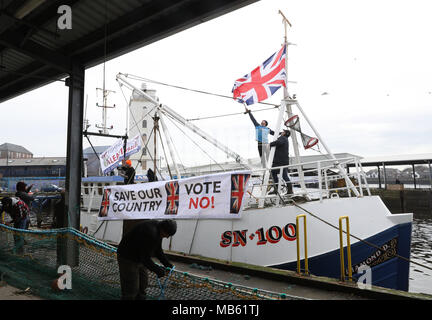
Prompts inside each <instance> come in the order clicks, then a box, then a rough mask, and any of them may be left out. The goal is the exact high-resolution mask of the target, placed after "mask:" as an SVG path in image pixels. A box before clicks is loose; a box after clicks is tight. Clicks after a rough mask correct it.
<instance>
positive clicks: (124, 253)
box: [117, 220, 177, 300]
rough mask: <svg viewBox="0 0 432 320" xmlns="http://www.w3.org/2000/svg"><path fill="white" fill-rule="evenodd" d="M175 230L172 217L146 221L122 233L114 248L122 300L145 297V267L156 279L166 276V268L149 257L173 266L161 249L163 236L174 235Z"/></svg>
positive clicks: (146, 277) (146, 279)
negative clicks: (118, 242) (115, 248)
mask: <svg viewBox="0 0 432 320" xmlns="http://www.w3.org/2000/svg"><path fill="white" fill-rule="evenodd" d="M176 231H177V223H176V222H175V221H174V220H162V221H158V220H146V221H144V222H141V223H140V224H137V225H136V226H135V227H134V228H133V229H132V230H131V231H130V232H128V233H127V234H126V235H124V236H123V238H122V240H121V241H120V244H119V246H118V249H117V261H118V265H119V271H120V285H121V293H122V300H145V299H146V288H147V285H148V273H147V269H148V270H150V271H153V272H154V273H156V275H157V277H158V278H161V277H163V276H165V275H166V270H165V269H164V268H162V267H160V266H158V265H157V264H155V263H154V262H153V260H152V259H151V258H152V257H156V258H157V259H158V260H159V261H160V262H161V263H162V264H163V265H164V266H165V267H166V268H171V269H172V268H173V265H172V264H171V263H170V262H169V261H168V259H167V258H166V256H165V254H164V252H163V250H162V239H163V238H169V237H171V236H173V235H174V234H175V233H176Z"/></svg>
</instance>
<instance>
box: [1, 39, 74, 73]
mask: <svg viewBox="0 0 432 320" xmlns="http://www.w3.org/2000/svg"><path fill="white" fill-rule="evenodd" d="M21 42H22V34H20V33H17V32H15V31H8V32H5V33H3V34H2V35H1V37H0V44H2V45H4V46H6V47H8V48H11V49H14V50H16V51H18V52H20V53H22V54H25V55H27V56H29V57H31V58H33V59H35V60H38V61H41V62H43V63H45V64H47V65H50V66H52V67H54V68H56V69H58V70H59V71H62V72H67V73H70V72H71V59H70V58H69V57H67V56H65V55H62V54H60V53H58V52H57V51H53V50H51V49H48V48H46V47H44V46H42V45H40V44H39V43H37V42H35V41H33V40H31V39H27V41H26V42H25V43H24V44H23V45H21Z"/></svg>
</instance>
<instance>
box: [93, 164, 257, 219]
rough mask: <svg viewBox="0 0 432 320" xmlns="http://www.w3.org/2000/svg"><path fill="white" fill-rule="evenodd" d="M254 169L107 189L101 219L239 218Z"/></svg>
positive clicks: (102, 204) (103, 198) (102, 203)
mask: <svg viewBox="0 0 432 320" xmlns="http://www.w3.org/2000/svg"><path fill="white" fill-rule="evenodd" d="M249 178H250V171H238V172H224V173H218V174H212V175H206V176H198V177H192V178H186V179H181V180H169V181H156V182H149V183H139V184H131V185H121V186H109V187H105V188H104V193H103V197H102V202H101V207H100V210H99V215H98V217H99V220H128V219H238V218H240V217H241V213H242V208H243V199H244V195H245V194H246V190H247V188H248V183H249Z"/></svg>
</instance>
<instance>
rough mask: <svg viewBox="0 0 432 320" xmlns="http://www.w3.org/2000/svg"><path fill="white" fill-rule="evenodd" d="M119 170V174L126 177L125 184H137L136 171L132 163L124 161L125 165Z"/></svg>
mask: <svg viewBox="0 0 432 320" xmlns="http://www.w3.org/2000/svg"><path fill="white" fill-rule="evenodd" d="M118 170H119V174H120V175H121V176H122V177H124V184H134V183H135V169H134V168H133V167H132V161H130V160H126V161H123V165H122V166H121V167H119V168H118Z"/></svg>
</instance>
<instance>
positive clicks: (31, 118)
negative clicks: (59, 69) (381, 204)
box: [0, 0, 432, 165]
mask: <svg viewBox="0 0 432 320" xmlns="http://www.w3.org/2000/svg"><path fill="white" fill-rule="evenodd" d="M279 9H281V10H282V11H283V12H284V14H285V15H286V16H287V17H288V19H289V20H290V22H291V24H292V27H291V28H290V29H289V32H288V40H289V42H291V43H293V44H295V45H292V46H289V49H288V68H289V73H288V78H289V80H290V81H295V82H296V83H294V84H293V83H290V84H289V92H290V94H296V95H297V99H298V101H299V103H300V105H301V106H302V108H303V110H304V111H305V112H306V113H307V115H308V117H309V119H310V120H311V122H312V124H313V125H314V126H315V128H316V129H317V130H318V131H319V133H320V135H321V136H322V138H323V139H324V140H325V142H326V144H327V145H328V146H329V148H330V150H331V151H332V152H333V153H339V152H348V153H352V154H356V155H360V156H364V157H368V156H381V155H397V154H416V153H429V152H431V147H430V145H431V144H430V141H429V138H430V137H431V136H432V135H431V133H432V132H431V131H432V126H431V125H430V119H431V118H432V117H431V116H432V109H431V106H432V63H431V59H432V45H431V39H430V32H431V30H432V19H431V18H430V14H431V12H432V10H431V9H432V3H431V2H430V1H428V0H424V1H421V0H410V1H401V0H393V1H386V0H380V1H371V0H364V1H361V2H360V1H351V0H350V1H346V0H345V1H344V0H325V1H322V0H321V1H320V0H307V1H304V0H282V1H279V0H262V1H259V2H257V3H255V4H252V5H249V6H247V7H244V8H242V9H239V10H237V11H235V12H232V13H229V14H227V15H224V16H222V17H219V18H216V19H213V20H211V21H208V22H206V23H203V24H200V25H198V26H196V27H194V28H191V29H188V30H186V31H183V32H181V33H178V34H176V35H173V36H171V37H169V38H166V39H163V40H160V41H158V42H156V43H153V44H151V45H149V46H146V47H144V48H142V49H139V50H136V51H134V52H132V53H130V54H127V55H124V56H122V57H119V58H117V59H114V60H111V61H109V62H107V64H106V81H107V89H111V90H114V91H116V93H115V94H113V95H110V100H109V104H114V103H115V104H116V106H117V107H116V109H114V110H109V111H108V116H109V118H108V125H111V124H112V125H114V130H112V131H111V133H112V134H120V135H121V134H124V132H125V108H126V103H125V100H124V98H123V96H122V94H121V91H120V88H119V86H118V85H117V83H116V81H115V75H116V74H117V73H118V72H122V73H130V74H135V75H139V76H141V77H145V78H149V79H153V80H157V81H161V82H166V83H170V84H174V85H178V86H184V87H188V88H193V89H198V90H204V91H210V92H214V93H218V94H224V95H231V89H232V86H233V83H234V81H235V80H236V79H238V78H239V77H241V76H243V75H244V74H246V73H248V72H250V71H251V70H252V69H253V68H255V67H256V66H258V65H259V64H261V63H262V62H263V61H264V60H265V59H267V58H268V57H269V56H270V55H271V54H273V53H274V52H276V51H277V50H278V49H279V48H280V46H281V44H282V42H283V36H284V28H283V24H282V18H281V16H280V15H279V14H278V10H279ZM102 79H103V73H102V66H97V67H95V68H92V69H89V70H87V71H86V86H85V91H86V92H85V95H86V96H87V97H88V108H87V109H88V112H87V116H88V118H89V120H90V123H91V124H92V127H90V129H89V130H90V131H91V130H92V129H93V130H94V131H95V124H96V123H100V122H101V109H99V108H97V107H96V102H99V103H101V95H100V92H99V93H98V96H96V88H97V87H102ZM135 83H136V84H137V85H138V86H139V85H140V84H139V82H135ZM149 87H151V88H154V89H156V90H157V95H158V97H159V98H160V101H161V102H162V103H164V104H166V105H168V106H169V107H171V108H173V109H175V110H176V111H177V112H179V113H181V114H182V115H183V116H184V117H185V118H188V119H190V118H196V117H204V116H212V115H222V114H227V113H235V112H242V111H244V108H243V106H242V104H240V103H237V102H235V101H234V100H231V99H222V98H215V97H209V96H205V95H199V94H191V93H189V92H185V91H179V90H177V89H172V88H167V87H163V86H159V85H149ZM125 94H126V95H127V96H129V95H130V91H128V90H125ZM281 98H282V90H279V91H278V92H277V93H276V94H275V95H274V96H273V97H272V98H271V99H269V100H267V101H266V102H272V103H279V102H280V100H281ZM67 99H68V89H67V87H65V86H64V83H62V82H56V83H53V84H51V85H48V86H46V87H44V88H41V89H38V90H34V91H32V92H29V93H27V94H25V95H22V96H20V97H17V98H15V99H12V100H9V101H7V102H4V103H2V104H1V105H0V107H1V110H2V116H1V118H0V132H1V135H0V137H1V138H0V144H1V143H4V142H10V143H14V144H19V145H22V146H24V147H26V148H27V149H29V150H30V151H32V152H33V153H34V155H35V156H65V155H66V133H67ZM265 107H266V106H263V105H254V106H251V109H252V110H253V109H259V108H265ZM293 111H294V113H295V114H299V115H300V119H301V120H300V121H301V122H300V123H301V127H302V131H303V132H304V133H306V134H308V135H310V136H314V134H313V131H312V130H311V128H310V127H309V126H308V125H307V123H306V121H305V119H304V118H302V117H301V114H300V113H299V112H298V111H297V110H296V108H294V110H293ZM255 115H256V118H257V120H261V119H266V120H268V122H269V126H270V127H271V128H272V127H274V126H275V121H276V119H277V112H275V111H265V112H259V113H256V114H255ZM194 123H195V124H196V125H198V126H200V127H201V128H202V129H203V130H204V131H207V132H208V133H210V134H212V135H214V136H215V137H216V138H218V139H219V140H220V141H221V142H222V143H224V144H226V145H227V146H229V147H230V148H232V149H234V150H236V151H237V152H238V153H240V154H241V155H242V156H243V157H245V158H251V157H256V156H258V152H257V150H256V142H255V141H254V127H253V126H252V123H251V122H250V120H249V117H248V116H247V115H244V114H243V115H238V116H232V117H224V118H217V119H214V120H201V121H196V122H194ZM171 130H172V132H171V134H172V135H174V136H175V140H176V145H177V148H178V151H179V153H180V154H181V155H182V157H183V159H181V160H182V162H183V163H184V164H185V165H194V164H198V163H200V162H201V163H209V162H210V160H209V159H208V158H207V157H206V156H204V155H203V154H202V153H201V152H200V151H199V150H197V149H196V148H193V147H192V146H191V143H190V142H189V140H188V139H187V138H184V137H183V134H182V133H181V132H180V131H178V129H177V128H175V127H174V126H172V125H171V124H170V131H171ZM188 134H189V133H188ZM189 135H190V136H193V134H189ZM92 140H93V141H92V143H93V144H94V145H109V144H111V143H113V142H114V141H113V140H112V139H111V140H110V139H95V138H92ZM203 145H205V143H203ZM87 146H89V144H88V143H87V141H85V140H84V147H87ZM320 149H321V151H323V152H324V149H323V147H322V146H320ZM208 150H214V148H213V149H212V148H210V149H208ZM301 153H302V154H316V152H314V151H307V152H306V151H304V150H302V148H301ZM212 154H213V156H214V157H215V158H217V160H219V161H226V160H228V159H227V158H226V156H224V155H223V154H221V153H217V152H216V151H215V152H214V153H212ZM291 154H293V151H292V149H291Z"/></svg>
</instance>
